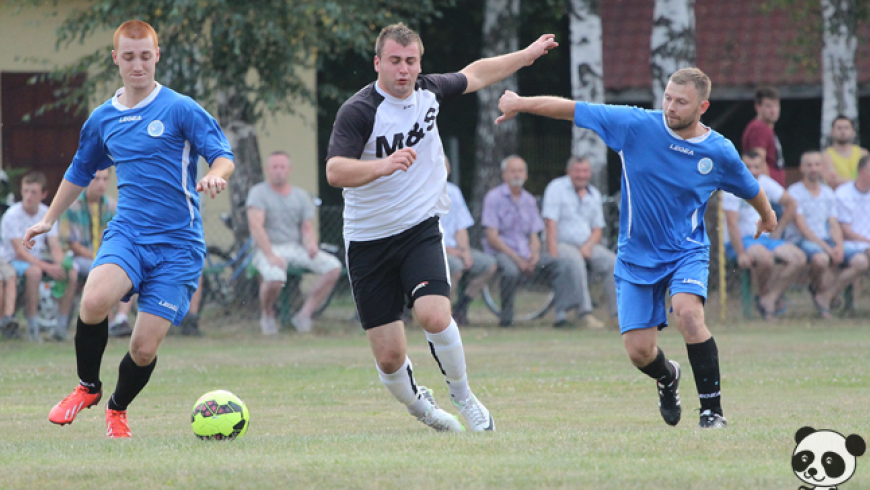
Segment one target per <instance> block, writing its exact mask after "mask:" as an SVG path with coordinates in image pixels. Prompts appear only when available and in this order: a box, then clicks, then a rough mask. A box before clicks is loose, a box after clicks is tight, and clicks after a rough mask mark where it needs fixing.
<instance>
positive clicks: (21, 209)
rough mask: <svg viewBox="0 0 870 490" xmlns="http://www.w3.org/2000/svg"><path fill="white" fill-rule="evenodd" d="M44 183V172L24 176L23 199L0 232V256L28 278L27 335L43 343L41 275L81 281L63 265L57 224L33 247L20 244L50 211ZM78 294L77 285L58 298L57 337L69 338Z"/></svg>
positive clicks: (26, 298)
mask: <svg viewBox="0 0 870 490" xmlns="http://www.w3.org/2000/svg"><path fill="white" fill-rule="evenodd" d="M45 185H46V179H45V175H44V174H43V173H42V172H30V173H28V174H27V175H25V176H24V178H22V179H21V202H19V203H16V204H15V205H13V206H12V207H10V208H9V209H8V210H7V211H6V213H5V214H4V215H3V219H2V222H0V235H2V236H3V247H2V249H0V259H2V260H5V261H7V262H9V263H11V264H12V266H13V267H14V268H15V271H16V272H17V273H18V275H19V276H20V275H21V274H24V276H25V277H26V278H27V279H26V283H25V289H24V291H25V315H26V317H27V332H28V337H29V338H30V340H31V341H32V342H42V336H41V335H40V332H39V325H38V324H37V323H36V313H37V308H38V307H39V283H40V282H41V281H42V275H43V274H48V275H49V276H51V278H52V279H54V280H55V281H68V284H76V283H77V281H78V273H77V272H76V268H75V267H70V268H69V270H66V269H65V268H64V267H63V265H62V263H63V259H64V254H63V250H62V249H61V248H60V242H59V241H58V238H57V224H55V225H54V226H53V227H52V229H51V231H49V232H48V233H46V234H45V235H39V236H37V237H36V238H35V239H34V240H35V244H34V246H33V248H32V249H31V250H27V249H26V248H24V245H22V243H21V242H22V240H23V239H24V233H25V232H26V231H27V229H28V228H30V227H31V226H33V225H35V224H37V223H39V222H40V221H41V220H42V218H43V217H44V216H45V214H46V213H47V212H48V206H46V205H45V204H43V203H42V200H43V199H45V197H46V195H47V193H48V192H47V191H46V190H45ZM46 247H48V250H46ZM46 254H50V255H49V256H50V257H51V258H50V259H45V258H43V257H44V255H46ZM75 294H76V288H75V287H67V288H66V289H65V290H64V293H63V296H61V298H60V301H58V306H57V309H58V315H57V325H56V326H55V329H54V332H53V337H54V338H55V339H56V340H66V339H67V338H69V333H68V332H67V328H68V326H69V314H70V310H71V309H72V302H73V299H74V298H75Z"/></svg>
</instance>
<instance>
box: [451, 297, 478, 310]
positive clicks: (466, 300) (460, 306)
mask: <svg viewBox="0 0 870 490" xmlns="http://www.w3.org/2000/svg"><path fill="white" fill-rule="evenodd" d="M472 301H474V298H472V297H471V296H468V295H465V294H463V295H462V297H461V298H459V299H458V300H456V304H455V305H454V306H453V311H459V312H462V313H464V312H465V310H467V309H468V305H470V304H471V302H472Z"/></svg>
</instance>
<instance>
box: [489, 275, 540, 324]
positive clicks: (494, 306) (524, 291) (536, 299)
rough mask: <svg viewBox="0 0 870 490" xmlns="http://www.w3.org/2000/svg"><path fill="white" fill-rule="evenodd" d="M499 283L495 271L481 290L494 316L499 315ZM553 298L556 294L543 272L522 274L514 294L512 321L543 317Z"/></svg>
mask: <svg viewBox="0 0 870 490" xmlns="http://www.w3.org/2000/svg"><path fill="white" fill-rule="evenodd" d="M500 284H501V274H500V273H496V274H495V275H494V276H493V277H492V279H490V280H489V282H488V283H487V284H486V285H485V286H484V287H483V291H482V292H481V294H482V295H483V301H484V303H486V306H487V308H489V311H491V312H492V313H493V314H495V315H496V316H501V295H500V291H501V289H500ZM493 292H495V294H493ZM555 298H556V294H555V293H554V292H553V288H552V286H550V283H549V281H548V280H547V277H546V276H545V275H544V274H540V273H535V274H534V275H532V276H531V277H525V276H524V277H523V278H522V279H520V282H519V283H518V284H517V290H516V292H515V294H514V321H515V322H526V321H530V320H537V319H539V318H541V317H543V316H544V315H546V314H547V312H549V311H550V309H551V308H552V307H553V305H554V304H555Z"/></svg>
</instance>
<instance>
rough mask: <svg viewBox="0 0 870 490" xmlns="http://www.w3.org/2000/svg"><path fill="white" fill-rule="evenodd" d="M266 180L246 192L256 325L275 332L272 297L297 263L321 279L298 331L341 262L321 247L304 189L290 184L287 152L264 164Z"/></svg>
mask: <svg viewBox="0 0 870 490" xmlns="http://www.w3.org/2000/svg"><path fill="white" fill-rule="evenodd" d="M265 170H266V180H267V181H266V182H261V183H259V184H257V185H255V186H254V187H252V188H251V190H250V192H249V193H248V200H247V203H246V204H247V207H248V224H249V226H250V229H251V236H252V237H254V243H255V244H256V245H257V251H256V252H255V253H254V259H253V264H254V267H256V268H257V271H258V272H259V273H260V277H261V279H262V283H261V285H260V308H261V310H262V311H261V317H260V329H261V330H262V332H263V335H275V334H277V333H278V325H277V323H276V320H275V300H276V299H277V298H278V295H279V294H280V293H281V288H283V287H284V283H285V282H287V267H288V266H293V267H301V268H305V269H308V270H310V271H311V272H313V273H315V274H317V275H318V276H319V277H318V278H317V280H316V281H315V282H314V285H313V286H312V288H311V293H310V294H309V295H308V297H307V298H306V299H305V303H304V304H303V305H302V308H301V309H300V310H299V312H298V313H297V314H296V315H294V316H293V318H292V319H291V322H292V323H293V326H294V327H295V328H296V330H297V331H299V332H309V331H311V315H312V314H314V311H315V309H316V308H317V307H318V306H319V305H320V304H322V303H323V301H324V300H325V299H326V297H327V296H328V295H329V293H330V292H331V291H332V288H334V287H335V283H336V281H338V276H339V275H340V274H341V262H339V261H338V259H337V258H335V256H333V255H331V254H328V253H326V252H324V251H322V250H320V246H319V243H318V237H317V231H316V230H315V229H314V224H313V223H312V221H311V220H312V219H313V218H314V205H313V204H312V202H311V198H310V197H309V196H308V193H307V192H305V191H304V190H302V189H300V188H298V187H296V186H292V185H290V183H289V181H288V178H289V177H290V172H291V167H290V156H289V155H287V153H284V152H281V151H278V152H275V153H273V154H271V155H270V156H269V159H268V160H267V162H266V169H265Z"/></svg>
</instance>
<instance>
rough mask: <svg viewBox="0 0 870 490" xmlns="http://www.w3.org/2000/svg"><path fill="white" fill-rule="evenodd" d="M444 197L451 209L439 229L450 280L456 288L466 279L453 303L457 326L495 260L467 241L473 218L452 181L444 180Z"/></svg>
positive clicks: (465, 318) (463, 320)
mask: <svg viewBox="0 0 870 490" xmlns="http://www.w3.org/2000/svg"><path fill="white" fill-rule="evenodd" d="M444 165H445V166H447V175H448V176H449V175H450V160H448V159H447V157H444ZM447 196H448V197H450V211H448V212H447V214H445V215H444V216H443V217H441V232H442V233H443V235H444V248H445V250H446V251H447V265H448V267H449V268H450V282H451V283H452V285H453V287H454V288H457V286H458V285H459V281H461V280H462V279H463V278H467V280H468V283H467V284H466V285H465V289H464V290H462V291H461V292H460V293H459V294H460V295H461V296H460V297H459V298H457V301H456V304H455V305H453V319H454V320H456V324H457V325H467V324H468V305H470V304H471V302H472V301H474V298H475V297H477V295H478V294H480V291H481V290H482V289H483V286H485V285H486V282H487V281H489V279H490V278H491V277H492V275H493V274H495V270H496V266H495V259H494V258H492V256H490V255H487V254H485V253H483V252H481V251H479V250H477V249H474V248H471V244H470V243H469V241H468V228H471V227H472V226H474V218H472V217H471V212H469V211H468V206H467V205H466V204H465V198H464V197H462V191H461V190H459V187H458V186H457V185H456V184H454V183H453V182H449V181H448V182H447Z"/></svg>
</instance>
